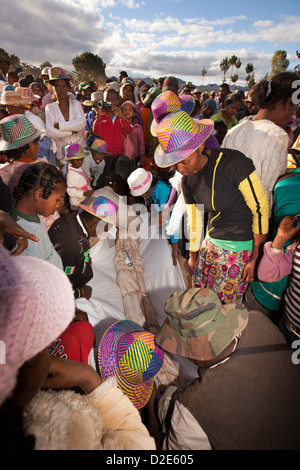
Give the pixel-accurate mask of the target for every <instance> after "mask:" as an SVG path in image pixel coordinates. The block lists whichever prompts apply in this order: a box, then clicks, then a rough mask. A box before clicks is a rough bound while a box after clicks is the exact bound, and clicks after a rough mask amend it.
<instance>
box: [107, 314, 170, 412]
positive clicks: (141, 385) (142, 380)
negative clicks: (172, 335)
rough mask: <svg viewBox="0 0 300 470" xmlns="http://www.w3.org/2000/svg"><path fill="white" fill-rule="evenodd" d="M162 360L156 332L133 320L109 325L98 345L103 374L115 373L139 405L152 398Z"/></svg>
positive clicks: (136, 405)
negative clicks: (148, 330) (155, 335)
mask: <svg viewBox="0 0 300 470" xmlns="http://www.w3.org/2000/svg"><path fill="white" fill-rule="evenodd" d="M163 360H164V353H163V351H162V350H161V349H160V348H159V347H158V346H157V345H156V344H155V341H154V335H153V334H152V333H148V332H147V331H145V330H144V329H143V328H142V327H141V326H140V325H138V324H137V323H134V322H132V321H130V320H120V321H118V322H116V323H114V324H113V325H112V326H111V327H110V328H108V329H107V330H106V332H105V333H104V335H103V337H102V339H101V342H100V344H99V348H98V365H99V369H100V373H101V376H102V378H103V379H104V380H105V379H107V378H108V377H115V378H116V380H117V383H118V387H119V388H120V389H121V390H122V391H123V393H124V394H125V395H127V396H128V398H129V399H130V400H131V402H132V403H133V404H134V406H135V407H136V408H137V409H140V408H142V407H143V406H145V405H146V404H147V402H148V401H149V398H150V396H151V394H152V390H153V385H154V377H155V375H156V374H157V373H158V372H159V370H160V369H161V367H162V365H163Z"/></svg>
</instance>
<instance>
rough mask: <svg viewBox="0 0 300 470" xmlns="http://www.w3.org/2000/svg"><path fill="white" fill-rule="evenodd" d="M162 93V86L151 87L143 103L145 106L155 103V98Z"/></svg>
mask: <svg viewBox="0 0 300 470" xmlns="http://www.w3.org/2000/svg"><path fill="white" fill-rule="evenodd" d="M161 93H162V91H161V89H160V88H157V87H151V88H149V90H148V91H147V94H146V96H145V98H143V100H142V101H143V104H144V105H145V106H147V105H149V104H151V103H153V101H154V100H155V98H157V97H158V95H160V94H161Z"/></svg>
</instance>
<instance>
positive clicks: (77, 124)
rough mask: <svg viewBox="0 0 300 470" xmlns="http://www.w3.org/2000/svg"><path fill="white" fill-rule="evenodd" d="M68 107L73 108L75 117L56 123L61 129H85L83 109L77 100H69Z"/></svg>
mask: <svg viewBox="0 0 300 470" xmlns="http://www.w3.org/2000/svg"><path fill="white" fill-rule="evenodd" d="M69 104H70V107H71V106H72V107H73V108H74V114H75V119H72V121H61V122H59V123H58V125H59V129H60V130H62V131H71V132H78V131H81V130H83V129H85V124H86V119H85V114H84V112H83V109H82V107H81V105H80V103H79V102H78V101H75V100H72V101H69Z"/></svg>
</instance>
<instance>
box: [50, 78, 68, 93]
mask: <svg viewBox="0 0 300 470" xmlns="http://www.w3.org/2000/svg"><path fill="white" fill-rule="evenodd" d="M60 80H64V81H65V83H66V85H67V87H68V90H71V83H70V80H68V79H67V78H61V79H60ZM56 82H57V80H49V83H50V85H51V86H53V88H54V85H55V83H56Z"/></svg>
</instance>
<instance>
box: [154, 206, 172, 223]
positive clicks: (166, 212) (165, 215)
mask: <svg viewBox="0 0 300 470" xmlns="http://www.w3.org/2000/svg"><path fill="white" fill-rule="evenodd" d="M169 214H170V209H169V207H166V208H164V209H163V210H162V212H160V213H159V216H158V218H157V222H156V223H157V225H164V224H165V223H166V221H167V220H168V217H169Z"/></svg>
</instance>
